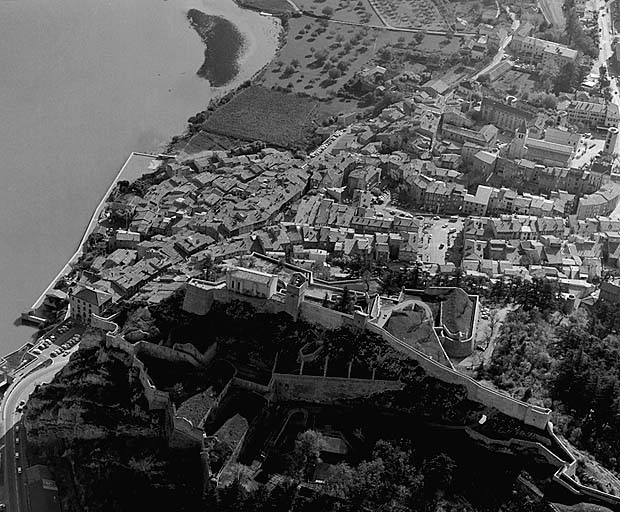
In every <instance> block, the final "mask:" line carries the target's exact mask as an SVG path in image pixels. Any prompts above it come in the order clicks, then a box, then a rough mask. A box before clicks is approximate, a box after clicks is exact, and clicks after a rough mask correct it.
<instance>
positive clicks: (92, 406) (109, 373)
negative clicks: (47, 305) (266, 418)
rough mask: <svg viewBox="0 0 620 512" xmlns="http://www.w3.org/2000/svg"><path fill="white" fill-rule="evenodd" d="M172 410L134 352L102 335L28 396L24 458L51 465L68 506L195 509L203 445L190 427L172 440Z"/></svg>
mask: <svg viewBox="0 0 620 512" xmlns="http://www.w3.org/2000/svg"><path fill="white" fill-rule="evenodd" d="M173 415H174V410H173V406H172V403H171V402H170V400H169V398H168V395H167V393H163V392H161V391H159V390H157V389H155V388H154V386H153V385H152V383H151V382H150V379H149V378H148V375H147V374H146V371H145V369H144V365H143V364H142V363H141V362H140V361H139V360H137V359H136V358H135V356H134V354H133V352H131V351H127V350H125V349H124V348H123V347H115V346H112V345H110V344H108V343H106V342H105V340H104V339H103V337H102V338H101V339H100V340H99V342H92V343H89V344H88V346H87V347H81V348H80V350H78V351H77V352H76V353H75V354H74V355H73V356H72V358H71V360H70V361H69V363H68V364H67V365H66V366H65V367H64V368H63V369H62V370H61V371H60V372H59V373H58V374H57V376H56V377H55V378H54V380H53V381H52V382H51V383H50V384H48V385H45V386H41V387H39V388H38V389H37V390H36V391H35V392H34V393H33V395H32V397H31V398H30V400H29V401H28V404H27V406H26V410H25V415H24V427H25V431H26V435H27V438H28V445H27V446H28V459H29V463H31V464H36V463H42V464H47V465H48V466H49V467H50V469H51V470H52V472H53V473H54V476H55V479H56V481H57V483H58V486H59V495H60V497H61V500H62V503H61V504H62V509H63V510H65V511H78V510H79V511H83V510H89V511H103V510H115V511H122V510H193V509H194V510H195V508H194V507H195V506H196V505H197V504H198V503H199V501H200V490H201V489H202V466H201V461H200V449H201V446H200V445H197V443H195V442H194V443H189V442H187V440H186V438H188V437H189V434H193V433H194V432H193V430H191V429H185V430H187V431H188V432H185V437H183V438H182V439H181V440H182V441H184V442H183V443H179V442H174V441H175V439H177V438H176V437H175V432H176V431H175V429H174V421H173ZM177 437H178V436H177ZM177 441H178V439H177ZM93 482H97V485H93ZM122 483H131V492H130V493H127V492H120V493H119V492H117V491H118V488H119V485H121V484H122ZM179 503H182V504H183V505H182V506H181V508H179Z"/></svg>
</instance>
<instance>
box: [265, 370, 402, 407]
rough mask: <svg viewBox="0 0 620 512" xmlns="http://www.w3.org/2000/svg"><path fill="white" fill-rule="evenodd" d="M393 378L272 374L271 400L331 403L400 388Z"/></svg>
mask: <svg viewBox="0 0 620 512" xmlns="http://www.w3.org/2000/svg"><path fill="white" fill-rule="evenodd" d="M403 387H404V385H403V384H402V383H401V382H400V381H395V380H370V379H347V378H344V377H313V376H310V375H288V374H281V373H274V374H273V376H272V378H271V382H270V383H269V388H270V389H271V392H272V399H273V401H274V402H278V401H296V400H301V401H304V402H318V403H330V402H335V401H338V400H345V399H349V398H358V397H364V396H369V395H372V394H374V393H381V392H383V391H389V390H399V389H402V388H403Z"/></svg>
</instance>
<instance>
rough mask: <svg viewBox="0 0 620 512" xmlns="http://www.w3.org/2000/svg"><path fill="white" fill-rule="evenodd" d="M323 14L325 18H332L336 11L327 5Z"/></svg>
mask: <svg viewBox="0 0 620 512" xmlns="http://www.w3.org/2000/svg"><path fill="white" fill-rule="evenodd" d="M321 12H322V13H323V14H324V15H325V16H331V15H332V14H334V9H332V8H331V7H330V6H329V5H326V6H325V7H323V10H322V11H321Z"/></svg>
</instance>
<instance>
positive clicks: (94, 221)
mask: <svg viewBox="0 0 620 512" xmlns="http://www.w3.org/2000/svg"><path fill="white" fill-rule="evenodd" d="M145 158H146V159H148V160H149V161H152V160H154V159H156V158H157V155H155V154H149V153H138V152H132V153H131V155H129V158H127V160H126V161H125V163H124V164H123V166H122V167H121V169H120V171H118V173H117V174H116V176H115V177H114V179H113V180H112V183H111V184H110V186H109V187H108V190H107V191H106V193H105V194H104V195H103V197H102V199H101V201H100V202H99V204H98V205H97V208H95V211H94V212H93V214H92V216H91V218H90V221H89V223H88V225H87V226H86V229H85V230H84V234H83V235H82V239H81V240H80V242H79V244H78V246H77V249H76V251H75V252H74V253H73V255H72V256H71V257H70V258H69V261H67V263H66V264H65V266H64V267H62V268H61V269H60V272H58V274H56V277H54V279H52V281H51V282H50V284H49V285H48V286H47V288H45V290H43V292H42V293H41V295H39V298H38V299H37V300H36V301H35V302H34V303H33V304H32V306H31V309H37V308H38V307H39V306H41V304H42V303H43V300H44V299H45V295H46V294H47V293H49V292H50V290H52V289H53V288H54V285H55V284H56V282H57V281H58V280H59V279H60V278H61V277H65V276H66V275H68V274H69V273H70V272H71V270H72V265H73V264H74V263H76V262H77V261H78V260H79V259H80V256H82V253H83V252H84V245H85V244H86V241H87V240H88V237H89V235H90V234H91V233H92V232H93V231H94V229H95V227H97V225H98V224H99V218H100V217H101V213H102V212H103V210H104V208H105V205H106V203H107V202H108V197H109V196H110V194H111V193H112V191H113V190H114V187H116V184H117V183H118V182H119V181H120V180H127V181H129V182H132V181H134V180H136V179H137V178H139V177H140V176H142V175H143V174H146V173H147V172H148V169H147V168H146V167H141V166H139V165H135V160H136V159H145Z"/></svg>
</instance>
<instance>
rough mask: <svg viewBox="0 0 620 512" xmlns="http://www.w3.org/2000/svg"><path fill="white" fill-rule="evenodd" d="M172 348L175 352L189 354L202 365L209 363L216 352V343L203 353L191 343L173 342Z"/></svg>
mask: <svg viewBox="0 0 620 512" xmlns="http://www.w3.org/2000/svg"><path fill="white" fill-rule="evenodd" d="M172 348H173V349H174V350H176V351H177V352H182V353H185V354H188V355H190V356H191V357H193V358H194V359H195V360H196V362H198V363H200V364H202V365H207V364H209V363H210V362H211V361H212V360H213V358H214V357H215V354H217V343H213V344H212V345H211V346H210V347H209V348H208V349H207V350H206V351H205V353H204V354H203V353H201V352H200V351H199V350H198V349H197V348H196V347H195V346H194V345H192V344H191V343H175V344H174V345H173V346H172Z"/></svg>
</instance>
